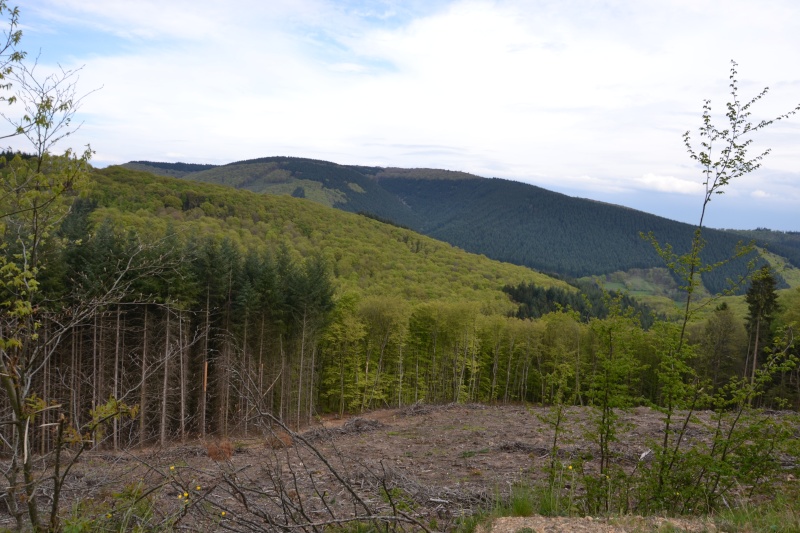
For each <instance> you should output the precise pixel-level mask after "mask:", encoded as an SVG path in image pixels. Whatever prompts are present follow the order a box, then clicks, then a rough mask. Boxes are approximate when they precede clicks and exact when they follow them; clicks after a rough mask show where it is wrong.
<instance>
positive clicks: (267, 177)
mask: <svg viewBox="0 0 800 533" xmlns="http://www.w3.org/2000/svg"><path fill="white" fill-rule="evenodd" d="M139 163H142V162H139ZM150 164H151V165H154V171H156V172H160V170H159V169H158V168H155V166H157V165H161V164H160V163H150ZM128 166H129V167H130V164H128ZM131 168H133V167H131ZM136 168H145V167H141V166H138V167H136ZM183 177H184V178H186V179H192V180H197V181H201V182H208V183H218V184H225V185H229V186H232V187H235V188H244V189H249V190H252V191H255V192H265V193H270V194H282V195H290V194H292V193H293V192H294V191H296V190H297V188H298V187H302V188H303V190H304V194H305V195H306V197H308V198H309V199H312V200H314V201H316V202H320V203H322V204H324V205H329V206H334V207H337V208H339V209H342V210H345V211H350V212H354V213H370V214H371V216H374V217H377V218H378V219H379V220H386V221H392V223H393V224H396V225H398V226H399V227H409V228H412V229H414V230H416V231H419V232H421V233H423V234H425V235H429V236H432V237H434V238H437V239H441V240H443V241H445V242H449V243H451V244H453V245H455V246H459V247H461V248H463V249H464V250H467V251H469V252H473V253H477V254H484V255H486V256H488V257H491V258H493V259H497V260H500V261H508V262H510V263H514V264H518V265H524V266H528V267H531V268H535V269H537V270H540V271H543V272H557V273H559V274H561V275H569V276H575V277H580V276H588V275H598V274H609V273H612V272H616V271H623V270H630V269H634V268H650V267H655V266H659V265H660V260H659V258H658V256H657V254H656V253H655V252H654V251H653V249H652V247H649V246H647V244H646V243H643V242H641V241H640V240H638V239H637V238H636V236H637V235H638V233H639V232H641V231H644V232H645V233H647V232H650V231H652V232H654V233H656V234H658V235H659V236H660V237H661V238H663V239H666V240H667V241H668V242H673V243H679V244H678V246H679V250H678V252H679V253H684V252H685V251H686V249H687V248H686V247H685V245H684V244H683V243H686V242H688V241H689V240H690V239H691V235H692V227H691V226H689V225H687V224H681V223H677V222H673V221H669V220H666V219H663V218H660V217H655V216H652V215H648V214H646V213H642V212H638V211H634V210H631V209H626V208H621V207H618V206H613V205H610V204H604V203H600V202H591V201H588V200H584V199H579V198H571V197H568V196H565V195H562V194H558V193H554V192H551V191H547V190H545V189H541V188H538V187H535V186H532V185H528V184H523V183H519V182H513V181H507V180H500V179H483V178H478V177H477V176H472V175H469V174H465V173H461V172H450V171H444V170H432V169H381V168H373V167H354V166H343V165H336V164H334V163H330V162H326V161H314V160H310V159H300V158H287V157H269V158H261V159H255V160H251V161H241V162H237V163H231V164H229V165H224V166H219V167H215V168H213V169H209V170H204V171H202V172H196V173H190V174H186V175H184V176H183ZM532 235H535V236H536V238H535V239H533V238H531V237H530V236H532ZM705 237H706V239H707V240H708V241H709V243H708V246H707V247H706V249H705V250H704V259H705V260H706V261H707V262H708V263H718V262H720V261H722V260H723V259H725V258H727V250H730V249H731V248H732V247H733V246H734V245H735V243H736V242H737V240H738V238H739V237H738V236H737V235H734V234H732V233H729V232H722V231H714V230H711V231H707V232H706V233H705ZM745 270H746V265H745V262H744V261H734V262H731V263H728V264H725V265H723V266H722V267H721V268H719V269H717V270H716V271H713V272H708V273H707V274H706V275H704V276H703V283H704V284H705V286H706V287H707V288H708V290H710V291H711V292H712V293H713V292H719V291H721V290H723V289H725V288H726V280H727V279H728V278H736V277H737V276H741V275H742V274H743V273H744V272H745Z"/></svg>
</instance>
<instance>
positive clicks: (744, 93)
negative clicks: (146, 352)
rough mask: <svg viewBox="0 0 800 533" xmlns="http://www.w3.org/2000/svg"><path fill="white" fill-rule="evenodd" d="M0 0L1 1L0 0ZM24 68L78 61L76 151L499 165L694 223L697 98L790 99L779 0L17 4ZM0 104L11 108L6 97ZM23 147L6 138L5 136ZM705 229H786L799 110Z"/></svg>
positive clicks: (795, 47)
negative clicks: (735, 91)
mask: <svg viewBox="0 0 800 533" xmlns="http://www.w3.org/2000/svg"><path fill="white" fill-rule="evenodd" d="M9 3H11V4H12V5H13V4H14V3H13V2H9ZM19 3H20V4H21V5H20V15H21V16H20V22H21V24H20V28H21V29H22V31H23V38H22V42H21V43H20V46H21V48H22V49H24V50H26V51H27V52H28V59H29V60H31V59H33V58H36V57H38V66H37V69H38V72H40V73H41V74H46V73H48V72H52V71H53V69H56V68H64V69H76V68H81V70H80V72H79V76H80V78H79V82H78V91H79V93H80V94H86V93H89V94H87V95H86V97H85V98H84V99H83V100H82V102H81V108H80V110H79V112H78V115H77V116H76V120H77V121H78V123H81V127H80V129H79V130H78V131H77V132H75V133H74V134H73V135H72V136H70V137H69V138H67V139H65V140H64V141H62V143H61V144H60V145H58V146H57V148H56V151H58V150H60V149H64V148H66V147H67V146H71V147H73V148H76V149H79V148H82V147H83V146H85V145H87V144H89V145H90V146H91V148H92V149H93V150H94V151H95V155H94V157H93V164H94V165H95V166H100V167H102V166H107V165H113V164H121V163H125V162H127V161H132V160H150V161H166V162H178V161H181V162H188V163H212V164H225V163H230V162H234V161H239V160H243V159H253V158H258V157H266V156H281V155H283V156H296V157H308V158H314V159H324V160H328V161H333V162H336V163H340V164H353V165H370V166H384V167H388V166H391V167H404V168H411V167H427V168H443V169H448V170H459V171H465V172H470V173H473V174H477V175H479V176H484V177H499V178H506V179H513V180H518V181H523V182H526V183H531V184H534V185H538V186H541V187H544V188H547V189H550V190H554V191H558V192H562V193H565V194H569V195H571V196H578V197H582V198H591V199H595V200H599V201H605V202H611V203H615V204H620V205H625V206H628V207H631V208H634V209H639V210H642V211H647V212H650V213H654V214H657V215H661V216H665V217H667V218H670V219H673V220H680V221H683V222H688V223H692V224H696V223H697V222H698V221H699V218H700V213H701V209H702V204H703V198H704V186H703V174H702V172H701V169H700V167H699V166H698V165H697V164H696V162H694V161H693V160H692V159H690V157H689V156H688V153H687V150H686V147H685V145H684V141H683V134H684V132H686V131H690V132H691V134H692V140H693V141H695V142H698V141H699V140H700V137H699V131H698V129H699V127H700V126H701V125H702V110H703V103H704V101H705V100H706V99H708V100H711V109H712V117H713V118H714V120H715V122H716V123H718V124H719V125H720V126H724V125H725V115H724V113H725V110H726V107H725V105H726V103H727V102H728V101H730V100H731V95H730V88H729V83H730V82H729V75H730V70H731V61H732V60H735V61H736V62H737V64H738V67H737V71H738V74H737V80H738V86H739V94H740V100H741V101H742V102H746V101H748V100H749V99H750V98H752V97H754V96H756V95H758V94H759V93H760V92H761V90H762V89H764V88H765V87H769V92H768V94H767V95H766V96H765V97H764V98H762V99H760V100H759V101H757V102H756V103H755V104H753V106H752V107H751V111H752V117H751V118H752V120H753V122H754V123H757V122H758V121H760V120H762V119H763V120H769V119H773V118H775V117H777V116H779V115H781V114H783V113H786V112H788V111H790V110H792V109H793V108H795V107H796V106H797V105H798V104H800V66H798V65H800V63H798V62H797V57H798V56H799V55H800V32H798V31H797V27H798V25H800V2H797V1H796V0H760V1H758V2H756V1H754V0H746V1H745V0H725V1H723V0H715V1H710V0H652V1H650V0H606V1H593V0H495V1H489V0H406V1H402V0H374V1H368V0H341V1H335V0H231V1H229V2H220V1H218V0H214V1H210V0H157V1H156V0H136V1H131V0H19ZM5 112H6V113H13V111H12V110H6V111H5ZM7 142H8V143H9V144H10V145H11V147H12V148H16V149H25V148H26V145H25V143H24V141H23V140H21V139H12V140H7ZM750 148H751V151H750V154H751V155H753V156H755V155H757V154H759V153H761V152H762V151H764V150H766V149H768V148H769V149H771V153H770V154H769V156H768V157H766V158H765V159H764V160H763V161H762V167H761V168H760V169H758V170H757V171H755V172H753V173H751V174H749V175H747V176H744V177H741V178H738V179H736V180H733V181H732V182H731V183H730V184H729V185H728V187H726V188H725V194H723V195H721V196H714V198H713V200H712V202H711V203H710V205H709V206H708V209H707V213H706V216H705V223H706V225H708V226H710V227H718V228H738V229H753V228H756V227H768V228H771V229H776V230H784V231H800V115H797V116H794V117H791V118H790V119H788V120H782V121H778V122H775V123H773V124H771V125H770V126H769V127H768V128H765V129H764V130H762V131H760V132H758V133H757V134H756V135H755V136H754V137H753V144H752V145H751V147H750Z"/></svg>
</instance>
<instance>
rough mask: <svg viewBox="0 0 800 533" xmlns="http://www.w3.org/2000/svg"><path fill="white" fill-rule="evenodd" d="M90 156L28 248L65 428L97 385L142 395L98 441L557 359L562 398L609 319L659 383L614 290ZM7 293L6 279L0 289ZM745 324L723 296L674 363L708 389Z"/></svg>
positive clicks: (424, 387)
mask: <svg viewBox="0 0 800 533" xmlns="http://www.w3.org/2000/svg"><path fill="white" fill-rule="evenodd" d="M30 164H32V163H31V162H30V160H28V162H26V161H23V160H21V159H19V158H18V159H15V160H14V162H13V163H10V164H8V165H6V166H5V167H4V169H5V172H6V173H8V172H10V170H11V169H13V168H15V167H19V166H25V165H30ZM86 174H87V176H86V179H87V183H86V186H85V189H84V192H83V194H82V195H80V196H74V194H68V195H66V194H65V195H64V198H63V199H64V201H68V202H69V205H65V206H64V208H63V209H64V213H65V214H66V216H64V217H63V219H62V220H60V222H59V223H58V227H57V228H56V232H55V234H54V237H53V238H52V239H50V241H49V243H48V246H47V247H46V248H42V252H41V255H40V258H39V261H40V262H41V263H42V265H43V267H42V269H41V271H40V273H39V274H38V278H39V282H40V287H39V289H38V290H37V291H36V293H35V295H34V297H33V299H32V304H33V305H34V306H35V309H36V313H35V314H36V316H38V317H39V321H40V326H38V328H39V333H38V338H37V340H36V341H32V342H33V344H34V345H36V347H34V346H30V347H28V349H31V350H34V352H35V351H36V350H37V349H38V347H41V348H42V349H44V350H45V352H46V353H47V354H48V356H47V357H42V358H40V359H37V365H36V366H34V367H32V370H33V369H35V372H34V373H33V374H32V375H31V376H30V379H31V383H30V392H31V393H32V394H35V396H36V397H37V398H39V399H40V400H41V401H42V402H44V403H45V404H47V405H50V404H58V405H61V406H63V408H62V409H63V412H64V414H65V415H66V416H67V419H68V420H70V421H72V422H73V423H74V424H76V426H78V427H80V426H81V425H82V424H84V423H85V421H86V420H87V419H89V418H90V413H92V412H94V411H96V410H97V409H98V406H100V405H102V404H103V402H105V401H106V400H107V399H108V398H109V397H111V398H115V399H117V400H119V401H124V402H126V403H128V404H131V405H133V404H135V405H137V406H138V415H137V417H135V418H133V419H128V420H127V421H126V422H124V423H123V422H121V421H120V422H119V423H118V424H117V423H116V422H115V424H114V426H113V428H111V429H110V430H109V431H108V433H107V434H105V435H104V436H103V438H100V436H99V434H98V435H97V442H96V444H97V445H100V444H102V443H105V444H103V445H109V446H113V447H121V446H128V445H131V444H147V443H152V442H159V441H160V442H162V443H163V442H166V441H168V440H172V439H176V438H177V439H186V438H188V437H189V436H204V435H207V434H221V435H227V434H235V433H247V432H248V430H249V424H251V423H252V419H253V417H254V416H255V415H256V414H257V413H259V412H262V411H261V410H264V411H265V412H268V413H270V414H272V415H274V416H276V417H278V418H279V419H280V420H283V421H285V422H286V423H289V424H291V425H292V426H294V427H299V426H302V425H303V424H306V423H308V422H309V421H310V420H311V419H312V418H313V417H314V416H315V415H316V414H317V413H320V412H326V411H334V412H339V413H344V412H360V411H362V410H365V409H372V408H376V407H384V406H402V405H408V404H413V403H415V402H420V401H424V402H453V401H480V402H516V401H527V402H535V403H550V402H552V401H554V398H555V396H554V395H555V394H557V387H556V381H554V380H556V377H557V379H558V380H562V381H563V380H567V381H568V382H569V390H570V391H571V392H570V398H571V401H572V402H574V403H577V404H585V403H590V402H591V395H592V390H593V389H594V387H596V386H597V381H596V380H597V379H598V377H599V376H600V374H598V372H601V369H602V366H599V365H600V363H601V362H602V360H603V358H604V357H607V356H608V353H607V352H606V350H607V349H608V348H607V346H606V344H605V343H606V341H605V340H604V337H605V336H607V335H609V334H612V335H613V336H614V338H615V343H618V344H619V345H620V346H625V350H626V352H625V353H626V354H628V355H627V357H630V361H631V363H630V364H631V366H630V369H629V372H628V373H627V374H626V375H625V377H624V379H625V382H626V384H627V385H626V386H627V387H628V390H629V393H630V395H631V398H632V401H634V402H636V403H644V404H659V403H662V402H663V400H664V399H663V394H664V390H663V385H662V384H661V383H660V381H659V375H658V357H659V355H658V354H659V348H658V346H659V343H661V342H663V341H662V340H660V339H661V337H663V335H665V332H664V329H663V327H655V328H653V327H651V326H653V318H654V317H653V316H652V314H651V313H649V311H647V309H646V308H642V307H639V306H637V304H635V302H633V301H632V300H630V299H629V298H627V297H626V296H624V295H617V296H614V295H604V293H602V291H600V290H599V289H597V288H594V289H590V288H588V287H584V290H583V291H580V290H579V289H578V288H576V287H573V286H570V285H568V284H566V283H563V282H559V281H557V280H553V279H551V278H546V277H544V276H541V275H537V274H536V273H534V272H532V271H526V270H525V269H523V268H521V267H514V266H511V265H503V264H500V263H495V262H492V261H490V260H487V259H485V258H480V257H477V256H471V255H470V254H467V253H465V252H461V251H459V250H457V249H455V248H452V247H449V246H448V245H443V244H441V243H436V242H435V241H432V240H430V239H428V238H427V237H423V236H421V235H417V234H414V233H413V232H411V231H410V230H406V229H402V228H398V227H396V226H392V225H386V224H383V223H380V222H378V221H375V220H372V219H369V218H364V217H360V216H358V215H351V214H348V213H342V212H339V211H335V210H331V209H328V208H325V207H322V206H318V205H317V204H315V203H312V202H308V201H305V200H299V199H295V198H290V197H285V196H271V195H268V196H264V195H257V194H253V193H250V192H248V191H236V190H234V189H232V188H225V187H218V186H211V185H202V184H198V183H191V182H186V181H182V180H175V179H171V178H166V177H157V176H154V175H152V174H148V173H137V172H134V171H130V170H125V169H122V168H119V167H112V168H108V169H102V170H88V171H87V172H86ZM11 220H13V219H12V218H11V217H6V221H7V222H6V224H5V232H6V236H5V237H6V238H5V242H6V243H8V244H7V246H6V247H5V248H4V254H5V257H6V259H5V261H6V263H7V264H11V263H13V261H14V257H16V256H17V255H19V252H20V250H19V249H18V248H17V244H19V243H21V242H22V241H21V240H20V239H21V237H20V236H19V235H16V234H14V233H10V232H12V231H20V230H21V229H22V228H23V227H24V225H19V226H15V225H13V224H11V223H9V222H11ZM15 228H16V229H15ZM337 228H338V229H337ZM15 235H16V236H15ZM348 238H349V239H350V240H347V239H348ZM15 243H17V244H15ZM397 254H399V255H397ZM415 261H416V262H415ZM45 265H46V268H45ZM12 293H13V290H12V288H11V287H10V286H9V285H5V286H4V293H3V298H4V301H8V299H9V298H10V297H11V296H12ZM507 295H511V297H512V300H513V301H512V300H509V299H508V296H507ZM799 296H800V295H798V293H797V291H794V292H792V293H787V294H785V295H784V296H783V297H782V300H781V302H782V306H781V312H780V313H777V312H776V313H771V316H770V323H769V324H768V327H767V329H763V330H762V331H764V332H767V331H771V332H777V331H779V329H778V328H780V327H781V326H782V325H784V324H788V323H789V322H790V321H792V320H795V319H796V314H797V313H798V310H799V309H800V308H799V307H798V305H799V304H800V297H799ZM514 302H517V304H514ZM519 304H521V306H520V307H519V309H517V308H516V307H515V305H519ZM9 319H10V318H8V317H7V318H6V319H5V320H6V321H7V320H9ZM643 319H644V320H643ZM6 324H7V325H6V329H7V328H8V327H9V326H8V323H7V322H6ZM643 324H644V326H643ZM645 326H646V327H645ZM746 332H747V328H746V324H745V321H744V320H742V318H741V317H737V316H734V315H733V314H732V312H731V310H730V309H727V308H720V309H718V310H717V311H716V312H715V313H714V314H713V316H712V318H710V319H709V320H708V321H706V322H705V323H696V324H692V325H691V327H690V331H689V338H690V339H691V347H692V348H691V349H692V350H693V352H694V356H693V357H692V359H691V361H692V368H691V369H687V370H686V372H688V373H691V374H692V375H696V376H697V379H701V380H704V381H708V382H710V383H712V384H714V386H715V387H719V386H721V385H720V384H722V383H725V382H727V380H729V379H731V378H735V377H736V376H744V375H746V374H747V373H748V371H749V370H748V369H751V368H753V362H752V357H751V354H750V350H749V349H748V343H747V333H746ZM769 338H770V337H769V335H767V334H766V333H763V334H762V339H769ZM56 340H57V342H56ZM40 345H41V346H40ZM765 349H768V343H764V342H763V341H762V345H761V346H760V347H759V350H765ZM765 353H766V352H765ZM766 392H767V394H766V395H765V396H764V397H763V398H762V399H761V400H759V402H762V403H763V404H764V405H779V403H775V402H777V401H778V400H777V398H778V397H780V398H783V399H785V400H788V401H789V402H790V404H791V405H793V406H795V407H797V405H798V401H800V376H798V372H797V370H796V369H786V371H784V372H782V373H780V374H779V375H777V376H775V377H774V382H773V383H771V384H770V385H769V387H767V391H766ZM559 394H561V393H559ZM709 401H710V400H709ZM3 409H6V410H7V409H9V405H8V404H7V403H5V402H4V407H3ZM41 416H42V418H43V422H45V423H47V422H48V421H49V420H50V419H51V418H53V419H54V417H56V416H57V415H56V413H55V412H52V413H50V412H45V413H43V414H42V415H41ZM44 427H46V426H44ZM3 431H5V432H8V431H10V428H9V427H8V426H6V427H5V428H4V430H3ZM34 433H35V438H34V439H33V441H32V442H36V443H37V446H38V447H39V448H40V449H41V450H42V451H44V450H46V449H47V448H48V447H49V446H51V445H52V439H53V438H54V437H53V434H52V432H50V431H48V430H46V429H42V430H34ZM6 438H10V434H8V433H6Z"/></svg>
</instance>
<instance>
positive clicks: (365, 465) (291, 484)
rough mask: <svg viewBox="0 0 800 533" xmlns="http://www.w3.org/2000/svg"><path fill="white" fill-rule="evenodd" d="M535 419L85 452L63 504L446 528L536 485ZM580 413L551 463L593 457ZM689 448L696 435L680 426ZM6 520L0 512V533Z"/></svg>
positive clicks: (630, 461) (627, 523)
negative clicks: (140, 505)
mask: <svg viewBox="0 0 800 533" xmlns="http://www.w3.org/2000/svg"><path fill="white" fill-rule="evenodd" d="M548 412H549V411H548V410H547V409H543V408H534V407H528V406H522V405H506V406H486V405H470V404H468V405H463V404H451V405H444V406H430V405H414V406H410V407H407V408H403V409H388V410H380V411H374V412H371V413H366V414H364V415H362V416H358V417H349V418H346V419H337V418H333V417H328V418H324V419H320V420H319V421H318V423H317V425H315V426H313V427H311V428H308V429H306V430H305V431H303V432H301V433H297V434H294V436H292V435H289V434H287V433H286V432H284V431H283V430H281V429H279V428H274V427H273V429H272V430H270V431H272V433H271V434H268V435H267V436H261V437H258V438H255V437H252V436H250V437H247V438H241V439H238V440H237V439H230V440H229V441H209V442H198V441H196V442H193V443H187V444H184V445H174V446H170V447H168V448H154V449H149V450H136V451H131V452H124V453H119V452H118V453H111V452H91V453H87V454H85V455H84V456H82V457H81V460H80V462H79V463H78V464H77V465H76V467H75V468H74V470H73V471H72V473H71V474H70V478H69V479H68V483H67V485H66V487H65V491H64V496H65V501H66V502H67V504H66V505H68V506H70V507H72V508H73V509H77V508H76V507H75V505H77V504H78V503H79V502H83V507H82V508H81V510H80V511H75V512H76V513H78V514H92V515H94V516H108V517H112V518H109V520H118V519H119V517H120V516H121V515H122V514H123V513H126V512H127V511H125V509H127V508H129V506H130V502H131V501H136V500H142V499H144V500H150V501H152V502H153V503H154V504H155V505H154V506H153V513H154V514H153V516H152V517H151V518H150V523H151V524H153V523H156V524H159V523H160V524H164V525H167V524H168V525H169V526H168V527H169V528H170V529H174V530H188V531H214V530H232V531H298V530H299V531H306V530H309V531H310V530H314V528H315V526H318V527H319V528H324V527H325V526H329V525H331V524H343V523H347V522H346V521H347V520H348V519H349V518H350V517H352V516H354V515H359V516H361V517H369V516H389V515H391V516H393V517H395V519H394V520H395V521H392V519H389V521H388V522H387V523H390V524H392V525H393V526H396V527H397V528H398V529H403V530H405V531H417V530H424V529H427V530H430V531H436V530H438V531H445V530H454V529H455V528H456V526H457V524H458V523H459V520H461V519H463V518H464V517H469V516H471V515H472V514H474V513H477V512H479V511H482V510H486V509H487V507H490V506H491V505H492V504H493V502H496V501H497V500H498V499H502V498H505V497H507V495H508V494H509V493H510V490H511V488H512V487H513V486H514V485H515V484H520V483H522V484H531V483H536V482H537V481H543V480H545V479H546V476H547V471H546V469H547V466H548V465H549V464H550V461H551V457H550V450H551V447H552V438H553V431H552V428H551V427H550V426H549V425H548V424H547V423H545V422H544V421H543V420H542V417H543V416H545V415H547V413H548ZM590 416H591V414H590V411H589V410H588V409H584V408H570V409H569V410H568V412H567V414H566V421H565V425H564V434H563V435H562V437H561V438H560V451H559V456H558V460H559V461H561V462H562V463H563V464H565V465H566V464H568V463H570V462H571V461H573V460H575V459H576V458H578V457H579V456H582V457H584V458H588V457H596V456H597V453H596V449H595V448H596V446H595V445H594V444H592V442H591V439H588V438H587V436H586V432H587V427H589V417H590ZM661 416H662V415H660V414H659V413H657V412H655V411H653V410H650V409H647V408H637V409H634V410H632V411H630V412H626V413H624V414H622V415H621V420H620V426H619V441H618V442H617V443H616V444H615V446H614V452H615V455H616V456H617V457H618V461H619V464H620V465H621V466H622V468H625V469H627V470H630V469H633V468H635V467H636V465H637V463H638V461H640V458H641V457H642V456H643V454H645V452H646V451H647V450H648V447H649V443H651V442H654V441H656V440H657V439H659V437H660V436H661V433H660V432H661V430H662V422H661ZM700 416H701V418H702V417H704V416H708V415H704V414H702V413H701V414H700ZM688 438H689V439H690V440H691V439H703V438H707V435H706V433H705V432H704V431H703V430H702V429H696V430H694V429H693V430H691V431H690V432H689V433H688ZM210 456H211V457H210ZM212 457H213V458H212ZM785 460H786V461H787V463H789V464H791V463H792V461H793V460H794V459H793V458H785ZM587 467H588V468H592V465H591V460H590V461H589V462H588V463H587ZM787 480H788V481H787V483H794V482H795V481H794V480H793V478H792V477H791V476H788V477H787ZM137 484H140V487H144V488H146V490H147V491H148V492H147V493H146V494H143V493H142V492H141V489H136V488H135V487H136V485H137ZM126 486H127V487H128V489H127V491H128V492H127V493H126V490H125V489H124V487H126ZM137 491H138V492H137ZM128 493H133V494H134V496H130V494H128ZM126 494H128V495H127V496H126ZM9 518H10V517H8V516H7V515H2V514H0V529H2V527H3V526H9V525H10V523H9V522H8V519H9ZM481 528H482V531H485V532H512V531H514V532H516V531H536V532H545V531H547V532H550V531H578V532H580V531H584V532H595V531H604V532H633V531H637V532H639V531H641V532H646V531H716V529H715V528H714V525H713V522H712V521H710V520H708V519H703V518H696V519H694V518H686V519H675V518H672V519H669V520H667V519H665V518H659V517H648V518H640V517H631V516H626V517H619V518H615V519H610V518H603V519H599V518H564V517H551V518H548V517H540V516H534V517H528V518H497V519H494V520H492V521H488V522H485V523H484V524H482V526H481ZM526 528H527V529H526ZM670 528H671V529H670ZM479 530H481V529H480V528H479Z"/></svg>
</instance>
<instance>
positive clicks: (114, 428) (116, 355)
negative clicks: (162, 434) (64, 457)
mask: <svg viewBox="0 0 800 533" xmlns="http://www.w3.org/2000/svg"><path fill="white" fill-rule="evenodd" d="M121 315H122V312H121V310H120V307H119V305H117V327H116V338H115V339H114V385H113V391H114V393H113V394H114V399H117V398H119V349H120V329H121V328H120V324H121V318H122V317H121ZM111 431H112V433H113V436H112V439H113V441H114V451H118V450H119V419H118V417H116V416H115V417H114V418H112V419H111Z"/></svg>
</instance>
